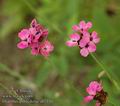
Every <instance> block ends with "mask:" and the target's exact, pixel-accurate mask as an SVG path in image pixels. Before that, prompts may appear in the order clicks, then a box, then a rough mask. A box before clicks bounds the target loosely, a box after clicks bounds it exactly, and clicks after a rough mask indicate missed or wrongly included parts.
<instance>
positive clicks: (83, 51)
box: [80, 48, 89, 57]
mask: <svg viewBox="0 0 120 106" xmlns="http://www.w3.org/2000/svg"><path fill="white" fill-rule="evenodd" d="M80 54H81V55H82V56H83V57H87V56H88V54H89V51H88V49H87V48H82V49H81V50H80Z"/></svg>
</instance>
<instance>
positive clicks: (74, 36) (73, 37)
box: [70, 33, 80, 41]
mask: <svg viewBox="0 0 120 106" xmlns="http://www.w3.org/2000/svg"><path fill="white" fill-rule="evenodd" d="M70 39H71V40H75V41H78V40H79V39H80V35H79V34H77V33H74V34H71V35H70Z"/></svg>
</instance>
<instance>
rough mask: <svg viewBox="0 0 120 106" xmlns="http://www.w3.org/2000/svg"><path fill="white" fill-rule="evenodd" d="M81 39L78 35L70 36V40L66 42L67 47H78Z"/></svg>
mask: <svg viewBox="0 0 120 106" xmlns="http://www.w3.org/2000/svg"><path fill="white" fill-rule="evenodd" d="M79 39H80V35H79V34H77V33H74V34H71V35H70V40H69V41H67V42H66V45H67V46H69V47H73V46H77V45H78V40H79Z"/></svg>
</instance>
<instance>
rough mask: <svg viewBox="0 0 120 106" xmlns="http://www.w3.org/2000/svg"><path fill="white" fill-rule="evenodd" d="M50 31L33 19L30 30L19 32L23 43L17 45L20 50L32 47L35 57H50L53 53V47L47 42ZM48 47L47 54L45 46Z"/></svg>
mask: <svg viewBox="0 0 120 106" xmlns="http://www.w3.org/2000/svg"><path fill="white" fill-rule="evenodd" d="M47 36H48V29H46V28H44V27H43V26H42V25H41V24H38V23H37V21H36V19H33V20H32V22H31V24H30V28H27V29H23V30H21V31H20V32H19V34H18V37H19V38H20V39H21V41H20V42H19V43H18V44H17V47H18V48H20V49H25V48H28V47H30V48H31V53H32V54H33V55H38V54H40V55H43V56H45V57H46V56H48V55H49V53H50V52H52V51H53V48H54V47H53V45H52V44H51V43H50V42H49V41H48V40H47ZM41 45H47V46H46V48H47V50H46V52H45V51H44V52H43V46H41Z"/></svg>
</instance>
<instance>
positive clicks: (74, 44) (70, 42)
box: [66, 40, 78, 47]
mask: <svg viewBox="0 0 120 106" xmlns="http://www.w3.org/2000/svg"><path fill="white" fill-rule="evenodd" d="M66 45H67V46H69V47H73V46H77V45H78V43H77V42H73V41H72V40H69V41H67V42H66Z"/></svg>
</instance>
